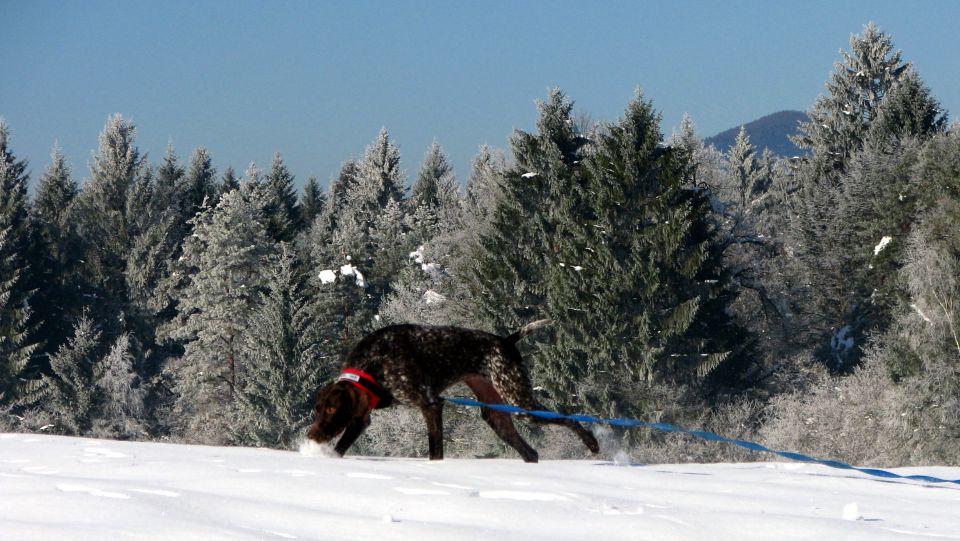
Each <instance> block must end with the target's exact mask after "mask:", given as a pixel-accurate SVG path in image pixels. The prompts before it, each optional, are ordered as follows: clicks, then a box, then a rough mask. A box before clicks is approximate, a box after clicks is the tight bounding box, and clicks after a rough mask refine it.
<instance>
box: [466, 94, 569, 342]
mask: <svg viewBox="0 0 960 541" xmlns="http://www.w3.org/2000/svg"><path fill="white" fill-rule="evenodd" d="M538 108H539V109H540V117H539V119H538V121H537V130H538V131H537V133H526V132H523V131H520V130H517V131H516V132H514V134H513V136H512V137H511V139H510V147H511V151H512V153H513V156H514V159H515V160H516V163H515V164H514V165H513V166H512V167H510V168H509V169H508V170H507V171H505V172H504V174H503V176H502V179H501V185H500V187H499V191H500V193H501V194H502V195H501V197H500V198H499V199H498V202H497V206H496V208H495V210H494V212H493V216H492V220H491V224H490V229H489V231H486V232H485V233H484V234H482V235H481V237H480V250H479V252H480V253H479V254H478V256H477V264H476V266H475V267H474V268H473V269H472V271H471V274H470V278H469V279H470V281H471V282H472V284H473V287H474V288H475V294H474V297H475V299H476V302H475V310H476V311H477V314H476V317H477V318H478V319H479V320H480V321H482V322H484V324H485V325H486V326H489V327H492V328H493V329H494V330H496V331H497V332H499V333H501V334H508V333H510V332H513V331H514V330H516V329H518V328H519V327H520V326H521V325H523V324H525V323H529V322H530V321H533V320H534V319H537V318H538V317H541V316H542V315H543V308H542V307H543V305H544V303H545V296H544V294H545V291H544V281H545V279H544V276H543V273H544V272H545V269H547V268H550V267H554V266H556V265H557V264H558V262H559V261H558V260H557V257H558V255H557V253H556V252H557V250H558V247H557V246H556V242H557V241H558V239H557V237H556V227H557V225H556V217H555V216H556V214H557V213H556V208H557V207H559V202H560V200H561V199H562V198H564V197H574V195H573V194H574V193H575V192H576V193H579V186H578V185H579V182H580V180H579V174H580V160H581V154H580V151H581V148H582V147H583V145H584V144H585V143H586V138H585V137H583V136H581V135H580V134H578V133H576V131H575V130H574V124H573V120H572V117H571V111H572V109H573V103H572V102H571V101H570V100H568V99H567V98H566V96H565V95H564V94H563V93H562V92H561V91H560V90H558V89H557V90H553V91H551V93H550V96H549V97H548V99H547V101H546V102H540V103H539V104H538Z"/></svg>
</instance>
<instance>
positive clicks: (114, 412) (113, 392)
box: [94, 333, 146, 438]
mask: <svg viewBox="0 0 960 541" xmlns="http://www.w3.org/2000/svg"><path fill="white" fill-rule="evenodd" d="M136 361H137V355H136V348H135V340H134V339H133V338H132V337H131V336H130V335H129V334H126V333H124V334H121V335H120V336H119V337H118V338H117V341H116V342H115V343H114V344H113V346H112V347H111V348H110V351H109V353H107V355H106V356H104V358H103V359H102V360H101V361H100V365H101V366H100V368H99V370H97V371H96V372H97V373H98V375H99V377H98V378H97V380H96V382H95V388H96V390H97V393H98V394H99V399H100V405H99V408H98V415H97V419H96V421H95V423H94V424H95V430H96V432H97V434H98V435H102V436H109V437H112V438H137V437H141V436H143V435H145V434H146V430H145V427H144V426H143V419H144V417H145V407H144V399H145V397H146V389H144V386H143V384H142V382H141V381H140V376H139V375H138V374H137V371H136V369H135V363H136Z"/></svg>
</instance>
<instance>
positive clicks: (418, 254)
mask: <svg viewBox="0 0 960 541" xmlns="http://www.w3.org/2000/svg"><path fill="white" fill-rule="evenodd" d="M408 257H409V258H410V259H412V260H414V261H415V262H417V263H423V245H422V244H421V245H420V246H419V247H418V248H417V249H416V250H415V251H413V252H410V255H409V256H408Z"/></svg>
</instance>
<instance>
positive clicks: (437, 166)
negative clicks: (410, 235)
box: [409, 141, 461, 242]
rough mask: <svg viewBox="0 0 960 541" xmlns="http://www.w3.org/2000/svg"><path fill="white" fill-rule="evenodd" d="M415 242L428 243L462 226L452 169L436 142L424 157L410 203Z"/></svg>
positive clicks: (457, 192)
mask: <svg viewBox="0 0 960 541" xmlns="http://www.w3.org/2000/svg"><path fill="white" fill-rule="evenodd" d="M409 205H410V208H411V210H412V211H413V212H412V213H413V222H414V228H415V229H416V232H415V233H416V236H417V237H418V239H417V240H416V242H427V241H429V240H430V239H431V238H433V237H436V236H438V235H440V234H441V232H442V231H443V230H444V229H445V230H448V231H449V230H451V229H454V228H457V227H460V224H459V219H460V209H461V207H460V194H459V190H458V188H457V179H456V177H454V175H453V166H451V165H450V162H449V161H448V160H447V156H446V154H444V152H443V149H442V148H440V144H439V143H438V142H436V141H434V142H433V144H432V145H431V146H430V149H429V150H428V151H427V154H426V155H425V156H424V158H423V163H422V164H421V166H420V172H419V174H418V175H417V182H416V183H415V184H414V185H413V191H412V194H411V197H410V200H409Z"/></svg>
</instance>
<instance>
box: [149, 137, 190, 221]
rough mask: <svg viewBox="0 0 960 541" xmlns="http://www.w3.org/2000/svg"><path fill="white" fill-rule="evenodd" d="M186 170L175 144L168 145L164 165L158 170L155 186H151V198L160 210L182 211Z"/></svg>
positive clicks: (155, 175) (154, 181) (155, 176)
mask: <svg viewBox="0 0 960 541" xmlns="http://www.w3.org/2000/svg"><path fill="white" fill-rule="evenodd" d="M184 174H186V169H184V167H183V165H181V164H180V159H179V158H178V157H177V154H176V151H175V150H174V148H173V144H172V143H171V144H169V145H167V155H166V156H164V158H163V163H161V164H160V166H159V167H158V168H157V169H156V173H155V174H154V178H153V185H152V186H150V189H151V191H152V192H153V193H152V194H150V198H151V199H152V200H153V201H152V202H153V204H154V205H155V206H156V208H157V209H158V210H161V211H163V210H167V209H176V210H178V211H179V210H180V209H181V208H182V207H183V205H184V201H183V200H182V197H181V193H180V186H181V184H182V183H183V176H184Z"/></svg>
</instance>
